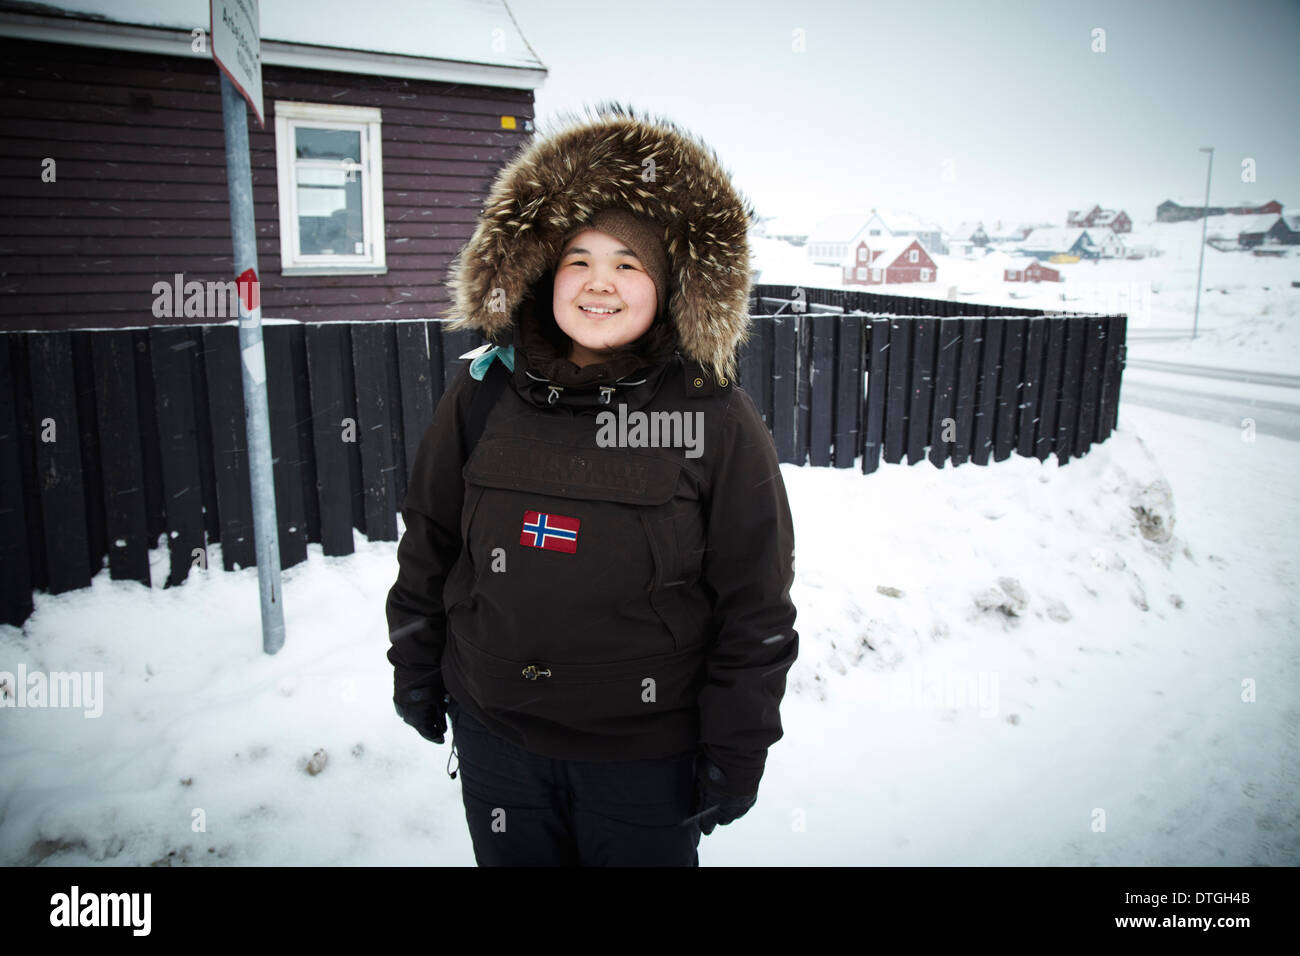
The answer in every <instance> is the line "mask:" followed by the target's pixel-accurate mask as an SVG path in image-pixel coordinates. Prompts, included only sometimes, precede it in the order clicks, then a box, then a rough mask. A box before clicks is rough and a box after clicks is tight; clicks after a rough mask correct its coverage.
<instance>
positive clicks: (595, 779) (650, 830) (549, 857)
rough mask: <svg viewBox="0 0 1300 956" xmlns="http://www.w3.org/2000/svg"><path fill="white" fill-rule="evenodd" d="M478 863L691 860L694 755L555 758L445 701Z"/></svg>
mask: <svg viewBox="0 0 1300 956" xmlns="http://www.w3.org/2000/svg"><path fill="white" fill-rule="evenodd" d="M447 713H448V716H449V717H450V719H451V724H452V733H453V746H454V747H455V750H456V755H457V757H458V759H459V767H460V773H461V795H462V797H463V798H464V801H465V819H466V821H467V822H468V823H469V834H470V839H471V840H472V841H473V843H474V859H475V860H476V861H477V862H478V865H479V866H699V865H700V858H699V853H698V852H697V850H698V848H699V845H700V827H699V824H698V823H697V822H696V821H694V820H690V817H691V816H692V814H693V813H694V812H695V806H694V804H695V755H694V754H688V755H684V756H679V757H665V758H662V759H657V760H614V761H581V760H554V759H552V758H550V757H543V756H540V755H538V754H534V753H530V752H528V751H526V750H522V749H520V748H519V747H516V746H514V745H513V744H511V743H510V742H509V741H506V740H502V739H501V738H500V737H498V736H496V735H495V734H493V733H492V732H491V731H489V730H488V729H487V728H486V727H484V726H483V724H482V723H480V722H479V721H477V720H475V719H474V718H472V717H470V716H469V715H468V714H466V713H464V712H463V711H462V710H461V709H460V707H458V706H457V704H456V702H455V701H454V700H452V701H450V702H449V705H448V708H447Z"/></svg>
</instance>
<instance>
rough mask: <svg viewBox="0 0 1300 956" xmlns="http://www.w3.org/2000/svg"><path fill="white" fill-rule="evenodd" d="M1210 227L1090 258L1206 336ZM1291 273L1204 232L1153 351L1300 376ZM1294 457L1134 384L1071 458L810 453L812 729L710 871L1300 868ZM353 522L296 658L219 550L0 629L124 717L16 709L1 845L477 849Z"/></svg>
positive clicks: (302, 601)
mask: <svg viewBox="0 0 1300 956" xmlns="http://www.w3.org/2000/svg"><path fill="white" fill-rule="evenodd" d="M1168 228H1171V229H1177V228H1182V227H1181V226H1179V227H1168ZM1194 250H1195V247H1194V245H1193V251H1192V253H1191V264H1192V269H1191V278H1190V279H1186V276H1187V269H1186V265H1187V263H1186V259H1187V255H1186V254H1184V253H1179V254H1177V255H1175V254H1173V253H1171V254H1169V255H1166V256H1164V257H1160V258H1158V259H1153V260H1143V261H1142V262H1133V263H1113V264H1107V263H1103V264H1102V265H1101V266H1097V267H1093V266H1091V265H1083V266H1081V268H1084V269H1089V270H1093V269H1095V270H1098V271H1100V270H1106V269H1107V268H1108V267H1111V266H1113V267H1115V268H1121V269H1127V268H1129V267H1130V266H1139V267H1145V268H1146V269H1147V270H1148V271H1147V273H1146V276H1147V277H1148V279H1150V278H1151V277H1152V276H1154V279H1153V280H1152V281H1155V282H1158V283H1159V284H1160V286H1161V289H1160V293H1159V295H1158V296H1155V297H1154V299H1153V302H1158V303H1160V304H1159V305H1153V317H1152V324H1153V325H1161V324H1164V325H1167V326H1171V327H1173V326H1177V327H1182V326H1185V325H1188V324H1190V306H1191V298H1190V294H1191V292H1192V286H1191V283H1193V282H1194V278H1195V251H1194ZM1216 256H1218V257H1224V258H1223V259H1222V260H1221V261H1220V260H1216V258H1215V257H1216ZM1228 256H1232V258H1231V259H1228V258H1226V257H1228ZM1229 265H1230V266H1231V268H1229ZM1297 267H1300V262H1298V261H1297V260H1286V261H1284V262H1283V263H1279V262H1277V261H1275V260H1263V259H1258V260H1256V259H1252V257H1248V256H1242V255H1240V254H1224V253H1217V252H1215V251H1213V250H1207V252H1206V285H1209V286H1215V287H1218V286H1220V285H1222V286H1223V287H1224V288H1228V289H1229V294H1228V295H1226V296H1221V295H1220V296H1216V295H1214V294H1211V295H1208V296H1203V297H1202V326H1203V327H1204V328H1206V329H1207V332H1206V335H1205V336H1204V337H1198V339H1197V341H1196V342H1192V343H1152V344H1151V345H1150V346H1149V347H1147V348H1148V351H1149V354H1150V355H1151V357H1153V358H1164V359H1170V358H1174V359H1182V360H1186V361H1200V362H1203V363H1204V364H1213V365H1234V366H1239V367H1246V368H1249V367H1257V368H1266V369H1270V370H1276V371H1289V372H1291V373H1295V372H1296V370H1297V361H1296V360H1297V357H1300V333H1297V331H1296V329H1297V324H1296V322H1295V321H1294V320H1295V319H1296V314H1297V301H1300V290H1292V289H1290V288H1289V281H1287V282H1285V283H1283V281H1282V280H1283V279H1284V278H1285V277H1286V275H1287V274H1288V270H1290V272H1291V273H1296V272H1300V268H1297ZM1066 268H1070V267H1066ZM1155 270H1163V271H1161V272H1159V273H1158V274H1157V272H1156V271H1155ZM1216 270H1217V271H1216ZM1102 274H1105V275H1109V274H1110V273H1102ZM1116 277H1117V278H1120V277H1121V276H1119V275H1118V274H1116ZM1185 279H1186V285H1184V280H1185ZM763 281H764V282H767V281H776V280H775V277H774V276H770V275H768V274H765V275H764V277H763ZM789 281H791V282H792V283H799V282H803V283H808V282H809V280H808V279H806V278H803V277H802V276H801V275H799V274H796V273H795V272H794V271H793V267H792V272H791V274H790V279H789ZM941 281H943V280H942V279H941ZM1126 281H1127V279H1126ZM1264 285H1269V286H1270V288H1269V290H1267V291H1265V290H1264V289H1263V286H1264ZM915 288H916V287H906V288H904V287H888V288H887V289H886V291H890V292H894V291H902V294H908V290H911V289H915ZM914 294H923V293H919V290H918V292H917V293H914ZM1166 297H1167V298H1166ZM986 301H1000V300H995V299H993V298H988V299H987V300H986ZM1165 303H1172V304H1170V305H1166V304H1165ZM1179 303H1183V304H1185V305H1186V308H1187V310H1188V311H1187V313H1186V314H1184V312H1183V311H1182V305H1179ZM1071 307H1075V304H1074V303H1071ZM1077 307H1079V308H1084V306H1083V305H1078V306H1077ZM1211 335H1214V336H1217V338H1213V339H1212V338H1211V337H1210V336H1211ZM1135 350H1136V348H1135V347H1131V348H1130V353H1129V354H1130V356H1132V355H1133V354H1134V352H1135ZM1122 395H1123V393H1121V396H1122ZM1252 438H1253V440H1249V439H1252ZM1298 471H1300V443H1296V442H1294V441H1288V440H1285V439H1282V438H1278V437H1275V436H1271V435H1268V434H1263V433H1257V434H1253V435H1251V434H1249V433H1248V432H1247V431H1246V430H1243V429H1242V428H1239V427H1234V426H1231V425H1223V424H1217V423H1213V422H1207V421H1201V420H1197V419H1192V418H1186V417H1182V416H1180V415H1176V414H1173V413H1170V412H1167V411H1160V410H1155V409H1149V408H1144V407H1140V406H1136V405H1132V404H1129V403H1125V402H1124V401H1123V398H1122V397H1121V408H1120V414H1119V421H1118V426H1117V429H1116V431H1115V433H1114V434H1113V435H1112V436H1111V437H1110V438H1109V439H1108V440H1107V441H1106V442H1104V443H1102V444H1100V445H1096V446H1094V447H1093V448H1092V449H1091V450H1090V451H1089V453H1088V454H1087V455H1086V456H1085V457H1083V458H1082V459H1078V460H1075V461H1072V462H1070V463H1069V464H1068V465H1066V466H1064V467H1062V466H1059V465H1058V464H1057V463H1056V461H1055V459H1050V460H1049V461H1048V462H1046V463H1039V462H1038V461H1036V460H1028V459H1022V458H1019V457H1017V456H1013V457H1012V458H1010V459H1008V460H1007V461H1003V462H997V463H994V464H992V465H990V466H989V467H984V468H981V467H978V466H974V465H964V466H962V467H960V468H956V469H953V468H945V469H942V470H940V469H935V468H933V467H932V466H931V465H929V464H928V463H921V464H918V465H916V466H908V465H903V464H900V465H888V464H883V465H882V466H881V467H880V469H879V470H878V471H877V472H876V473H874V474H872V475H863V474H861V473H860V471H858V470H851V471H850V470H846V471H836V470H832V469H812V468H797V467H793V466H782V473H783V475H784V478H785V481H786V484H787V487H788V489H789V493H790V499H791V505H792V508H793V510H794V515H795V521H796V535H797V554H798V559H797V580H796V585H795V592H794V596H795V600H796V602H797V605H798V608H799V619H798V621H797V627H798V628H799V631H800V634H801V650H800V655H799V660H798V661H797V663H796V664H795V666H794V668H793V669H792V671H791V674H790V685H789V691H788V693H787V696H786V701H785V704H784V706H783V708H782V715H783V719H784V722H785V728H786V735H785V738H784V739H783V740H781V741H780V742H778V743H777V744H776V745H775V746H774V747H773V748H772V751H771V754H770V756H769V759H768V769H767V773H766V775H765V777H764V780H763V785H762V790H761V792H760V797H759V802H758V804H757V806H755V807H754V809H753V810H751V811H750V813H749V814H748V815H747V816H745V817H744V818H742V819H741V820H739V821H737V822H736V823H734V824H731V825H730V826H727V827H721V828H719V829H718V830H716V831H715V832H714V833H713V834H712V835H710V836H707V837H705V838H704V839H703V840H702V842H701V850H700V859H701V863H702V864H703V865H708V866H719V865H732V864H805V865H818V864H884V865H897V864H902V865H928V864H959V865H965V864H1066V865H1070V864H1101V865H1159V864H1172V865H1232V864H1284V865H1287V864H1289V865H1294V864H1296V863H1298V862H1300V797H1298V796H1297V794H1298V793H1300V644H1298V643H1297V640H1296V637H1297V634H1300V608H1298V607H1297V593H1298V591H1297V583H1298V581H1300V565H1298V562H1297V558H1298V557H1300V548H1298V547H1297V545H1296V540H1297V537H1298V535H1297V532H1300V501H1298V500H1297V495H1296V491H1295V488H1296V485H1295V475H1296V474H1297V472H1298ZM356 544H357V553H356V554H355V555H352V556H350V557H347V558H327V557H324V556H323V555H322V554H321V551H320V548H319V547H318V546H311V547H310V548H309V553H310V558H309V560H308V561H307V562H306V563H305V564H302V565H299V566H297V567H294V568H291V569H288V570H287V571H286V572H285V573H284V607H285V619H286V632H287V639H286V643H285V646H284V649H283V650H282V651H281V652H280V653H279V654H278V655H276V656H273V657H272V656H266V655H264V654H262V652H261V636H260V619H259V610H258V587H257V576H256V570H255V569H248V570H245V571H241V572H237V573H225V572H222V571H220V570H217V569H219V568H220V565H221V562H220V559H219V557H217V556H216V554H215V552H216V550H217V547H218V546H214V547H213V549H212V550H213V552H214V554H213V555H211V556H210V558H209V561H210V566H211V567H212V568H213V570H208V571H197V572H193V573H192V574H191V577H190V580H189V581H188V582H187V583H186V584H185V585H184V586H182V587H179V588H169V589H162V588H161V587H160V586H156V587H154V588H153V589H148V588H144V587H142V586H140V585H138V584H134V583H124V582H113V581H110V580H109V579H108V573H107V571H104V572H102V573H101V574H100V575H99V576H98V577H97V578H96V579H95V581H94V583H93V585H92V587H91V588H89V589H86V590H82V591H76V592H71V593H67V594H63V595H58V596H54V597H52V596H50V595H47V594H37V595H36V604H37V610H36V612H35V614H34V615H33V616H32V617H31V618H30V619H29V621H28V622H27V624H26V626H25V627H24V628H23V629H21V630H19V629H16V628H12V627H2V626H0V671H9V672H16V671H17V670H18V668H19V666H20V665H21V666H22V667H24V668H25V669H26V671H28V672H35V671H39V672H43V673H49V672H54V671H84V672H101V673H102V675H103V677H102V680H103V693H102V698H101V699H100V700H99V701H98V704H99V705H100V706H102V713H101V714H100V715H99V716H97V717H87V716H84V715H83V711H82V710H78V709H54V708H42V707H24V708H17V707H14V708H9V709H5V710H3V711H0V728H2V730H0V762H2V765H3V767H4V773H3V774H0V862H3V863H41V864H44V865H68V864H86V863H91V864H94V863H107V864H115V865H123V864H126V865H131V864H148V863H154V862H160V863H172V864H179V865H184V864H218V865H230V864H257V865H264V864H286V863H304V864H359V865H361V864H419V865H425V864H437V865H473V862H474V860H473V853H472V849H471V845H470V840H469V835H468V832H467V829H466V826H465V819H464V810H463V807H462V805H461V803H460V782H459V780H457V781H452V780H450V779H449V778H448V776H447V773H446V769H445V768H446V764H447V762H448V757H449V756H450V754H449V748H448V747H447V746H443V747H438V746H435V745H433V744H430V743H428V742H427V741H425V740H424V739H422V738H421V737H419V736H418V735H417V734H416V733H415V732H414V731H413V730H411V729H410V728H408V727H407V726H406V725H404V724H403V723H401V721H400V720H399V719H398V718H397V717H396V715H395V714H394V713H393V709H392V703H391V686H392V685H391V669H390V667H389V665H388V663H387V661H386V659H385V656H384V655H385V652H386V651H387V648H388V639H387V625H386V622H385V619H384V598H385V595H386V592H387V590H388V588H389V587H390V586H391V584H392V582H393V580H394V578H395V575H396V545H395V543H392V542H387V543H382V542H373V543H372V542H368V541H366V540H364V538H363V537H362V536H360V535H357V541H356ZM166 561H167V558H166V551H165V549H164V548H162V547H160V548H159V549H157V550H155V551H154V552H153V562H154V564H153V578H154V580H155V581H156V582H159V583H161V582H162V581H163V580H164V578H165V576H166ZM311 771H316V772H311Z"/></svg>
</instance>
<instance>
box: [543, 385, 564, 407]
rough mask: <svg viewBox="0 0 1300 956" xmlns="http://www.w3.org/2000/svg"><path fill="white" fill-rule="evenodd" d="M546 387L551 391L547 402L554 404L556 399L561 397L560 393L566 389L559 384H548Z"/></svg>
mask: <svg viewBox="0 0 1300 956" xmlns="http://www.w3.org/2000/svg"><path fill="white" fill-rule="evenodd" d="M546 387H547V388H549V389H550V392H549V393H548V394H547V396H546V404H547V405H554V404H555V400H556V399H557V398H559V397H560V393H561V392H562V391H564V389H563V388H562V387H561V386H559V385H547V386H546Z"/></svg>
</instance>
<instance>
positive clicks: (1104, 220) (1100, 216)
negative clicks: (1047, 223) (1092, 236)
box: [1065, 203, 1133, 232]
mask: <svg viewBox="0 0 1300 956" xmlns="http://www.w3.org/2000/svg"><path fill="white" fill-rule="evenodd" d="M1065 225H1066V226H1067V227H1068V228H1071V229H1094V228H1095V229H1102V228H1105V229H1113V230H1114V231H1115V232H1132V231H1133V220H1132V219H1130V218H1129V215H1128V213H1126V212H1125V211H1124V210H1123V209H1102V208H1101V207H1100V206H1098V205H1097V204H1095V203H1093V204H1091V205H1089V206H1085V207H1084V208H1083V209H1071V210H1070V211H1069V212H1068V213H1067V214H1066V216H1065Z"/></svg>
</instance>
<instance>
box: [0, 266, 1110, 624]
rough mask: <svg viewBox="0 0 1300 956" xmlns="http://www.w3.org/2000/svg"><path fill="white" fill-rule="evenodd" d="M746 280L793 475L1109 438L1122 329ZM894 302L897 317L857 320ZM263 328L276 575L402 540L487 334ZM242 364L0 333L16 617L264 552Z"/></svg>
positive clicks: (7, 576)
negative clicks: (402, 514) (454, 379)
mask: <svg viewBox="0 0 1300 956" xmlns="http://www.w3.org/2000/svg"><path fill="white" fill-rule="evenodd" d="M754 291H755V293H756V294H755V297H754V300H753V310H752V311H753V312H754V314H755V315H770V317H768V318H765V319H761V320H756V321H755V323H754V332H753V335H752V337H751V340H750V342H749V344H748V345H747V346H746V348H745V350H744V352H743V354H742V360H741V366H740V372H741V375H740V378H741V382H742V384H744V385H745V386H746V388H747V390H749V391H750V393H751V394H752V395H753V397H754V400H755V402H756V403H757V404H758V407H759V409H760V410H761V412H762V414H763V416H764V420H765V421H766V422H767V423H768V425H769V427H770V428H771V430H772V434H773V437H774V439H775V441H776V445H777V449H778V451H779V453H780V457H781V460H782V461H784V462H796V463H799V464H803V463H809V464H812V465H834V466H835V467H841V468H847V467H852V466H853V464H854V462H855V460H857V459H860V460H861V463H862V468H863V470H864V471H867V472H870V471H873V470H875V469H876V467H877V466H878V461H879V457H880V454H881V452H882V450H883V454H884V459H885V461H887V462H898V461H901V460H902V456H903V454H904V452H905V453H906V455H907V460H908V462H909V463H916V462H918V461H920V460H921V458H922V457H925V456H926V452H927V449H928V457H929V458H930V460H931V461H932V462H933V463H934V464H936V465H940V466H942V464H943V462H944V461H945V460H951V461H952V462H953V463H954V464H960V463H962V462H965V461H973V462H975V463H977V464H985V463H987V461H988V459H989V457H990V456H992V457H993V458H994V460H1001V459H1003V458H1006V457H1007V456H1008V455H1009V454H1010V452H1011V451H1012V450H1015V451H1016V452H1017V453H1019V454H1021V455H1029V456H1034V457H1038V458H1039V459H1045V458H1046V457H1047V456H1048V455H1050V454H1056V455H1057V456H1058V457H1059V458H1060V460H1061V461H1062V462H1065V461H1067V460H1068V459H1069V458H1070V457H1072V456H1077V455H1081V454H1083V453H1084V452H1085V451H1086V450H1087V449H1088V446H1089V445H1090V444H1091V443H1092V442H1093V441H1100V440H1102V439H1104V438H1105V437H1106V436H1107V435H1108V434H1110V431H1111V429H1112V428H1113V427H1114V424H1115V413H1116V408H1117V403H1118V399H1119V381H1120V372H1121V369H1122V366H1123V338H1124V328H1125V319H1124V317H1123V316H1055V315H1043V314H1042V313H1035V314H1032V315H1030V314H1026V313H1024V312H1019V313H1016V314H1015V315H1011V316H1005V317H1003V316H1001V315H987V314H982V315H971V314H969V313H970V312H971V311H972V307H970V306H965V307H964V309H963V310H962V311H963V314H962V315H960V316H953V317H943V318H940V317H927V316H923V315H918V314H917V310H922V311H925V312H929V313H930V315H931V316H934V314H935V313H936V312H937V311H938V310H940V309H942V308H957V309H962V307H961V306H959V305H958V304H955V303H944V302H935V303H932V304H928V305H925V304H923V305H917V304H915V303H924V300H904V299H899V298H897V297H893V296H873V295H871V294H867V293H848V292H828V291H822V290H807V292H806V293H804V292H799V293H798V294H793V290H791V289H790V288H788V287H780V288H776V287H766V286H759V287H757V288H756V289H755V290H754ZM791 299H793V300H794V301H793V302H791V301H789V300H791ZM864 306H865V308H864ZM881 306H887V307H889V308H891V309H892V314H880V315H874V314H873V315H855V314H851V313H853V312H854V311H863V312H871V311H880V307H881ZM904 307H906V308H908V309H910V310H912V311H911V312H910V313H908V312H904V311H903V309H904ZM978 308H979V311H982V312H988V311H989V309H987V308H984V307H978ZM794 309H798V310H801V311H793V310H794ZM771 313H780V314H775V315H771ZM845 313H850V314H845ZM263 335H264V343H265V349H266V360H267V388H268V393H269V394H268V398H269V405H270V417H271V443H272V447H273V449H274V455H275V458H274V480H275V501H276V513H277V519H278V522H279V539H280V562H281V565H282V566H283V567H285V568H288V567H292V566H293V565H295V564H297V563H299V562H300V561H304V560H306V557H307V544H308V543H309V542H311V543H317V544H320V545H321V548H322V550H323V552H324V553H325V554H326V555H345V554H350V553H352V550H353V543H352V530H353V529H354V528H356V529H357V530H359V531H361V532H362V533H363V534H365V535H366V536H367V537H368V538H369V539H370V540H372V541H392V540H396V538H397V513H398V512H399V510H400V507H401V502H402V500H403V497H404V496H405V494H406V481H407V476H408V475H409V472H410V464H411V462H412V460H413V458H414V455H415V452H416V449H417V448H418V446H419V442H420V438H421V437H422V435H423V432H424V429H425V427H426V426H427V424H428V422H429V420H430V419H431V418H432V415H433V409H434V405H435V404H436V402H437V400H438V398H439V396H440V395H441V394H442V391H443V389H444V387H445V383H446V382H447V381H449V380H450V376H451V375H453V374H454V373H455V371H456V369H457V367H458V366H459V365H460V364H461V363H460V361H459V360H458V358H457V356H459V355H460V354H462V353H463V352H465V351H468V350H469V349H471V348H473V347H474V346H475V345H476V344H478V342H479V338H478V336H477V335H475V334H474V333H466V332H457V333H451V332H447V331H446V330H445V329H444V328H443V327H442V323H440V322H437V321H427V322H426V321H410V322H369V323H323V324H307V325H302V324H298V325H288V324H271V325H267V326H265V327H264V329H263ZM239 362H240V357H239V333H238V329H237V328H236V327H235V326H234V325H221V326H185V327H165V328H162V327H157V328H142V329H123V330H104V331H98V330H93V331H92V330H87V331H69V332H11V333H0V622H3V623H8V624H12V625H15V626H20V625H21V624H22V623H23V621H25V620H26V619H27V617H28V616H29V615H30V614H31V612H32V609H33V604H32V591H33V590H37V589H39V590H43V591H47V592H49V593H52V594H57V593H61V592H63V591H68V590H72V589H76V588H82V587H87V586H89V585H90V582H91V578H92V577H94V576H95V575H96V574H98V573H99V572H100V571H101V570H102V569H103V568H104V567H105V564H107V567H108V569H109V574H110V577H111V578H113V579H115V580H135V581H140V582H141V583H143V584H145V585H146V586H148V585H150V584H151V581H150V575H149V549H150V548H151V547H154V546H155V545H156V544H157V542H158V539H159V536H160V535H161V536H165V540H166V544H167V547H168V548H169V551H170V559H171V560H170V573H169V575H168V577H167V580H166V582H165V585H166V586H170V585H173V584H180V583H182V582H183V581H184V580H185V578H186V577H187V576H188V574H189V572H190V570H191V568H195V567H206V564H207V545H208V544H209V543H216V542H218V541H219V542H220V543H221V556H222V563H223V566H224V568H225V569H226V570H235V569H236V568H243V567H250V566H252V565H254V564H255V563H256V561H255V556H254V537H253V526H252V504H251V494H250V490H249V466H248V451H247V444H246V442H245V437H244V409H243V391H242V381H241V378H240V374H241V373H240V367H239ZM864 383H865V388H864Z"/></svg>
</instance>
